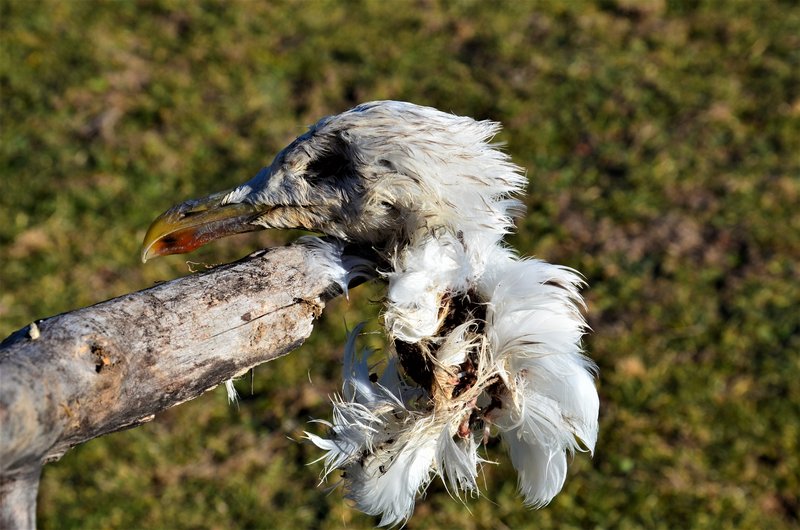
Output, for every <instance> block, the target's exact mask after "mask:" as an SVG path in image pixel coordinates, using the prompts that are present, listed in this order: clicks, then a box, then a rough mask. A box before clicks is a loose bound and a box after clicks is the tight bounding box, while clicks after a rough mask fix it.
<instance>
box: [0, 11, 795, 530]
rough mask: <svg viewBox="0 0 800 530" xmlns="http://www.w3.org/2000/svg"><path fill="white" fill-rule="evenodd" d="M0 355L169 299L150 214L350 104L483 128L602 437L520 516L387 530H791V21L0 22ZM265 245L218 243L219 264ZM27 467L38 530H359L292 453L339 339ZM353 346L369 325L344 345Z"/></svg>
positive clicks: (688, 15)
mask: <svg viewBox="0 0 800 530" xmlns="http://www.w3.org/2000/svg"><path fill="white" fill-rule="evenodd" d="M0 6H1V7H2V11H1V12H0V39H1V40H0V51H1V52H2V54H0V90H2V94H0V96H1V98H2V127H0V161H1V163H0V172H1V174H2V193H0V205H1V206H2V208H0V256H1V257H0V283H1V284H2V287H1V288H0V336H5V335H6V334H8V333H10V332H11V331H13V330H14V329H16V328H19V327H21V326H23V325H25V324H27V323H28V322H30V321H31V320H33V319H35V318H41V317H44V316H48V315H52V314H55V313H59V312H62V311H67V310H70V309H74V308H77V307H79V306H84V305H88V304H91V303H94V302H98V301H101V300H104V299H106V298H109V297H112V296H116V295H120V294H123V293H127V292H130V291H133V290H136V289H141V288H144V287H147V286H149V285H151V284H152V283H153V282H154V281H158V280H166V279H170V278H174V277H176V276H179V275H182V274H187V273H188V267H187V264H186V260H187V258H186V257H169V258H163V259H159V260H156V261H153V262H151V263H147V264H146V265H142V264H141V263H139V261H138V245H139V242H140V241H141V239H142V236H143V234H144V230H145V229H146V228H147V226H148V224H149V222H150V221H151V220H152V219H153V218H154V216H156V215H157V214H158V213H160V212H161V211H163V210H164V209H165V208H167V207H168V206H170V205H172V204H173V203H176V202H178V201H181V200H183V199H186V198H189V197H194V196H199V195H204V194H206V193H208V192H212V191H217V190H220V189H223V188H226V187H228V186H231V185H233V184H236V183H239V182H242V181H244V180H245V179H247V178H248V177H249V176H250V175H252V174H254V172H255V171H257V170H258V169H259V168H260V167H261V165H264V164H266V163H268V162H269V161H270V159H271V157H272V155H273V154H274V153H276V152H277V151H278V150H279V149H280V148H281V147H282V146H283V145H285V144H286V143H287V142H288V141H289V140H291V139H292V138H294V137H295V136H296V135H298V134H300V133H301V132H302V131H303V130H304V126H306V125H308V124H311V123H313V122H314V121H316V120H317V119H318V118H319V117H321V116H323V115H326V114H331V113H335V112H339V111H342V110H344V109H346V108H349V107H350V106H352V105H353V104H355V103H357V102H361V101H365V100H372V99H383V98H391V99H405V100H410V101H414V102H416V103H421V104H427V105H432V106H435V107H438V108H441V109H444V110H448V111H453V112H455V113H458V114H465V115H470V116H474V117H477V118H491V119H495V120H499V121H502V122H503V123H504V124H505V130H504V132H503V134H502V135H501V138H500V139H501V140H503V141H505V142H507V149H508V151H509V152H510V153H511V155H512V156H513V158H514V160H515V161H516V162H517V163H518V164H520V165H522V166H525V167H527V168H528V169H529V176H530V179H531V186H530V189H529V195H528V198H527V203H528V207H529V210H528V216H527V217H526V218H525V219H524V220H522V221H521V222H520V223H519V234H518V235H516V236H515V237H514V238H513V243H514V244H515V245H516V246H517V248H519V250H520V251H521V252H522V253H523V254H526V255H535V256H537V257H540V258H544V259H547V260H551V261H554V262H558V263H563V264H566V265H570V266H572V267H575V268H577V269H578V270H580V271H582V272H583V273H584V274H585V275H586V278H587V280H588V283H589V285H590V288H589V289H588V290H587V291H586V293H585V294H586V297H587V300H588V318H589V322H590V324H591V326H592V328H593V329H594V332H593V333H592V334H591V335H590V336H589V337H588V338H587V341H586V347H587V349H588V351H589V352H590V354H591V355H592V357H593V358H594V359H595V360H596V361H597V363H598V364H599V366H600V374H601V377H600V382H599V388H600V394H601V399H602V410H601V434H600V440H599V442H598V447H597V454H596V456H595V457H594V459H590V458H589V457H588V456H586V455H577V456H576V457H575V459H574V462H573V464H572V467H571V470H570V476H569V478H568V480H567V483H566V486H565V488H564V491H563V492H562V493H561V495H559V496H558V497H557V498H556V499H555V501H554V502H553V503H552V504H551V505H550V506H548V507H546V508H544V509H541V510H538V511H529V510H527V509H525V508H523V506H522V503H521V501H520V499H519V497H518V496H517V494H516V493H515V480H516V479H515V476H514V473H513V472H512V470H511V468H510V466H509V464H508V462H507V460H506V459H505V457H504V455H503V453H502V450H501V448H500V447H494V446H493V447H490V448H489V456H490V457H491V458H493V459H495V460H497V461H498V462H499V463H498V464H497V465H486V466H484V477H485V479H484V481H483V489H484V497H482V498H479V499H469V500H467V502H466V506H465V505H464V504H462V503H460V502H459V501H457V500H453V499H451V498H450V497H449V496H448V493H447V492H446V491H445V489H444V488H443V487H442V486H441V484H439V483H436V482H435V483H434V485H433V486H432V487H431V489H430V491H429V492H428V495H427V496H426V497H425V498H424V499H423V500H421V501H420V502H419V503H418V505H417V509H416V513H415V515H414V517H413V518H412V520H411V521H410V522H409V524H408V525H407V527H408V528H465V529H473V528H474V529H477V528H485V529H496V528H514V529H517V528H538V529H545V528H559V529H567V528H709V529H712V528H713V529H717V528H776V529H777V528H792V527H796V525H797V524H798V517H799V516H800V500H799V499H798V492H800V478H798V477H800V307H798V306H800V273H799V272H798V270H800V269H798V267H799V265H798V264H799V263H800V154H798V153H800V7H798V5H797V3H796V2H793V1H783V2H781V1H766V0H765V1H762V2H749V1H716V2H714V1H709V2H692V1H688V0H687V1H679V0H646V1H634V0H598V1H595V2H577V1H576V2H558V1H543V2H526V1H515V2H510V1H509V2H504V3H494V2H478V1H462V2H436V1H419V2H403V1H397V2H378V1H364V2H355V1H352V2H335V1H329V2H323V1H307V2H300V1H297V2H255V1H250V2H244V1H238V2H237V1H234V2H221V1H220V2H201V1H187V2H183V1H168V0H164V1H144V0H142V1H126V2H110V1H89V0H84V1H78V0H74V1H67V2H64V1H62V2H58V1H30V0H2V2H0ZM291 237H293V235H292V234H282V233H274V232H270V233H260V234H256V235H248V236H243V237H238V238H234V239H231V240H226V241H220V242H218V243H215V244H213V245H211V246H208V247H206V248H204V249H202V250H200V251H198V252H197V253H195V254H194V255H192V256H189V257H188V259H190V260H192V261H195V262H200V263H206V264H213V263H220V262H225V261H229V260H232V259H234V258H237V257H240V256H242V255H244V254H246V253H248V252H250V251H252V250H253V249H256V248H259V247H261V246H266V245H275V244H281V243H283V242H285V241H287V240H288V239H290V238H291ZM379 296H380V291H379V288H378V287H376V286H372V287H370V286H365V287H361V288H358V289H356V290H355V291H354V292H353V295H352V297H351V300H350V302H349V303H347V302H345V301H338V302H336V303H334V304H332V305H331V307H329V308H328V310H327V311H326V314H325V316H324V317H323V319H322V321H321V323H320V325H319V326H318V328H317V329H316V330H315V333H314V335H313V336H312V338H311V340H310V341H309V342H308V343H307V344H306V345H305V346H303V347H302V348H301V349H300V350H299V351H297V352H295V353H294V354H293V355H291V356H290V357H288V358H284V359H280V360H278V361H275V362H273V363H269V364H267V365H264V366H261V367H259V368H257V369H256V370H255V373H254V375H253V377H252V380H251V379H249V378H245V379H243V380H241V381H239V382H238V383H237V386H238V388H239V390H240V392H241V394H242V396H243V399H242V402H241V403H240V404H239V406H238V407H229V406H228V405H227V404H226V402H225V396H224V391H223V390H221V389H218V390H216V391H213V392H210V393H208V394H207V395H205V396H204V397H202V398H200V399H197V400H195V401H193V402H191V403H188V404H185V405H182V406H180V407H177V408H175V409H172V410H169V411H167V412H165V413H163V414H161V415H160V416H159V417H158V418H157V419H156V420H155V421H154V422H152V423H151V424H148V425H146V426H143V427H140V428H137V429H134V430H130V431H127V432H122V433H117V434H113V435H110V436H106V437H103V438H101V439H97V440H94V441H92V442H90V443H87V444H85V445H84V446H81V447H79V448H77V449H75V450H73V451H71V452H70V453H68V454H67V455H66V456H65V457H64V458H63V459H62V460H61V461H60V462H58V463H55V464H51V465H48V466H47V467H46V469H45V472H44V477H43V482H42V488H41V494H40V498H39V518H40V527H41V528H44V529H48V528H75V529H77V528H80V529H92V528H97V529H114V528H118V529H129V528H170V529H183V528H186V529H189V528H220V529H222V528H226V529H227V528H291V529H298V528H341V527H347V528H370V527H371V526H372V525H373V524H375V522H376V520H375V519H373V518H371V517H366V516H364V515H361V514H359V513H358V512H356V511H354V510H352V509H350V508H349V507H348V506H347V504H346V502H345V501H344V500H343V499H342V494H341V492H340V491H339V490H335V491H333V492H332V493H330V492H328V491H326V489H325V488H324V487H319V486H318V485H317V482H318V476H319V472H320V469H321V466H320V465H319V464H315V465H308V463H309V462H311V461H312V460H314V459H315V458H317V457H318V456H319V454H320V453H319V452H318V451H317V450H316V449H314V448H313V447H311V446H309V444H308V443H304V442H302V441H301V440H300V437H301V435H302V431H303V430H304V429H317V428H318V427H317V426H314V425H309V424H308V423H307V421H308V420H309V419H310V418H312V417H322V418H325V417H327V416H328V415H329V413H330V410H329V405H328V396H329V395H330V394H332V393H333V392H335V391H336V390H337V388H338V386H339V385H340V375H339V363H340V358H341V353H340V352H341V347H342V343H343V341H344V329H345V323H347V324H349V325H351V326H352V325H353V324H355V323H356V322H358V321H360V320H362V319H365V318H374V317H375V315H376V314H377V308H376V306H375V305H374V304H371V303H370V301H371V300H375V299H377V298H378V297H379ZM372 326H373V329H377V324H376V323H374V321H373V324H372Z"/></svg>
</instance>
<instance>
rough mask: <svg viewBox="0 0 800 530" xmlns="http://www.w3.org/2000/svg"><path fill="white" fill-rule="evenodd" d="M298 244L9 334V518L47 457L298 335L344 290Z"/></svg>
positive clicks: (173, 400)
mask: <svg viewBox="0 0 800 530" xmlns="http://www.w3.org/2000/svg"><path fill="white" fill-rule="evenodd" d="M315 259H317V258H315V257H314V256H313V255H312V253H311V251H310V249H309V248H308V247H305V246H302V245H297V246H291V247H283V248H276V249H271V250H269V251H263V252H261V253H256V254H254V255H253V256H250V257H248V258H246V259H244V260H242V261H239V262H236V263H233V264H230V265H223V266H220V267H216V268H214V269H211V270H209V271H207V272H203V273H199V274H193V275H191V276H187V277H185V278H180V279H177V280H173V281H170V282H167V283H163V284H160V285H157V286H155V287H152V288H150V289H145V290H143V291H139V292H136V293H132V294H128V295H125V296H121V297H119V298H114V299H112V300H109V301H107V302H103V303H100V304H97V305H94V306H91V307H87V308H84V309H79V310H77V311H71V312H69V313H64V314H61V315H58V316H55V317H52V318H47V319H44V320H39V321H36V322H35V323H33V324H31V325H30V326H28V327H26V328H23V329H21V330H19V331H17V332H16V333H14V334H12V335H11V336H9V337H8V338H7V339H6V340H5V341H3V342H2V343H1V344H0V493H2V499H0V527H2V528H28V527H31V525H32V524H35V523H34V521H35V500H36V489H37V487H38V480H39V474H40V471H41V466H42V465H43V464H44V463H46V462H49V461H52V460H57V459H58V458H60V457H61V456H62V455H63V454H64V453H65V452H66V451H67V450H68V449H70V448H71V447H73V446H75V445H78V444H80V443H82V442H85V441H87V440H90V439H92V438H95V437H97V436H100V435H103V434H106V433H109V432H113V431H118V430H120V429H124V428H126V427H131V426H135V425H139V424H141V423H144V422H146V421H149V420H151V419H152V418H153V415H154V414H155V413H156V412H159V411H162V410H164V409H166V408H169V407H172V406H174V405H177V404H179V403H182V402H184V401H187V400H190V399H192V398H195V397H197V396H199V395H200V394H202V393H203V392H205V391H206V390H209V389H211V388H213V387H215V386H217V385H218V384H219V383H221V382H223V381H225V380H228V379H230V378H232V377H235V376H238V375H241V374H243V373H244V372H246V371H247V370H249V369H250V368H252V367H253V366H256V365H258V364H260V363H263V362H265V361H269V360H272V359H274V358H276V357H280V356H282V355H285V354H287V353H289V352H290V351H292V350H293V349H295V348H297V347H298V346H300V344H302V343H303V341H304V340H305V339H306V338H307V337H308V336H309V334H310V333H311V329H312V323H313V321H314V318H316V317H318V316H319V314H320V312H321V311H322V309H323V307H324V306H325V302H326V301H327V300H329V299H330V298H331V297H333V296H335V295H336V294H338V293H339V292H340V290H339V288H338V287H337V286H335V285H334V284H332V282H331V281H329V280H328V279H327V278H324V277H322V276H321V275H319V274H318V273H314V272H312V269H313V267H312V265H313V260H315Z"/></svg>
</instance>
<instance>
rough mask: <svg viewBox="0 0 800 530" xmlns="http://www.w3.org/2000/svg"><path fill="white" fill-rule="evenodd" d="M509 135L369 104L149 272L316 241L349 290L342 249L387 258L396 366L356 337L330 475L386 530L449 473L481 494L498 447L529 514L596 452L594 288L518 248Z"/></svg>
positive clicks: (521, 181)
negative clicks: (222, 253) (585, 290)
mask: <svg viewBox="0 0 800 530" xmlns="http://www.w3.org/2000/svg"><path fill="white" fill-rule="evenodd" d="M498 130H499V124H497V123H494V122H489V121H475V120H473V119H471V118H467V117H459V116H454V115H452V114H447V113H444V112H441V111H438V110H436V109H432V108H428V107H420V106H417V105H414V104H411V103H403V102H396V101H377V102H372V103H365V104H363V105H359V106H357V107H355V108H353V109H351V110H349V111H346V112H344V113H342V114H339V115H336V116H332V117H327V118H324V119H322V120H320V121H319V122H318V123H317V124H315V125H313V126H312V127H311V128H310V129H309V131H308V132H307V133H306V134H304V135H302V136H300V137H299V138H297V139H296V140H295V141H294V142H292V144H290V145H289V146H288V147H287V148H286V149H284V150H283V151H282V152H281V153H279V154H278V155H277V156H276V157H275V160H274V161H273V162H272V164H271V165H270V166H268V167H266V168H264V169H262V170H261V171H260V172H259V173H258V174H257V175H256V176H255V177H253V178H252V179H251V180H249V181H248V182H247V183H245V184H243V185H241V186H239V187H237V188H234V189H233V190H230V191H228V192H223V193H218V194H214V195H212V196H209V197H208V198H205V199H200V200H194V201H187V202H186V203H183V204H181V205H178V206H177V207H175V208H173V209H172V210H169V211H168V212H165V214H163V215H162V216H161V217H160V218H159V219H157V220H156V221H155V222H154V223H153V225H152V226H151V229H150V231H149V232H148V235H147V236H146V238H145V244H144V251H143V259H146V258H147V257H149V256H151V255H161V254H168V253H173V252H183V251H186V250H187V249H191V248H194V247H195V246H197V245H199V244H203V243H205V242H206V241H208V240H210V239H213V238H214V237H218V236H219V235H227V234H229V233H235V232H239V231H247V230H254V229H258V228H303V229H307V230H312V231H317V232H322V233H324V234H327V235H329V236H333V237H334V238H337V239H336V240H333V241H323V240H318V241H317V242H316V243H315V245H316V246H317V248H318V250H319V251H320V252H321V254H323V255H324V256H326V258H325V260H326V263H328V264H329V265H330V266H329V267H328V269H327V270H328V273H329V274H330V275H331V277H333V278H335V279H337V281H339V282H340V283H341V284H342V286H343V288H344V289H345V290H346V287H347V277H348V275H349V274H352V273H354V271H357V269H356V268H354V267H353V266H352V264H349V265H348V264H347V263H342V262H341V255H342V247H343V243H342V242H348V243H351V244H356V245H368V246H371V247H372V248H374V249H375V250H376V251H377V253H378V255H379V256H380V259H381V261H382V265H383V269H384V270H383V272H381V276H382V277H383V278H384V279H385V280H386V282H387V294H386V301H385V308H384V313H383V321H384V327H385V330H386V335H387V350H388V352H389V361H388V362H387V365H386V367H385V368H384V370H383V373H382V374H381V375H380V376H379V377H378V376H377V375H376V374H372V373H371V372H370V369H369V366H368V364H367V357H368V355H369V352H363V351H361V352H360V351H359V349H358V347H357V346H356V338H357V335H358V332H359V330H360V329H361V328H360V327H356V329H355V330H353V332H351V334H350V336H349V337H348V341H347V345H346V348H345V362H344V384H343V388H342V393H341V395H338V396H336V397H335V398H334V399H333V407H334V410H333V418H332V421H330V422H328V421H324V422H323V423H325V424H326V425H328V427H329V435H328V436H327V437H321V436H318V435H315V434H310V433H307V436H308V438H309V439H310V440H311V441H312V442H313V443H314V444H316V445H317V446H319V447H320V448H322V449H324V450H325V451H326V454H325V455H324V456H323V459H324V460H325V474H326V475H327V474H329V473H331V472H333V471H334V470H337V469H339V470H342V471H343V483H344V486H345V488H346V491H347V495H348V497H349V498H351V499H352V500H353V501H354V502H355V504H356V506H357V507H358V508H359V509H361V510H363V511H364V512H366V513H369V514H373V515H381V516H382V518H381V524H382V525H385V524H396V523H400V522H403V521H405V520H407V519H408V517H410V515H411V513H412V512H413V507H414V503H415V499H416V496H417V494H418V493H420V492H422V491H424V490H425V488H426V487H427V485H428V483H429V482H430V480H431V479H432V478H433V477H434V476H435V475H437V474H438V475H441V476H442V478H443V479H444V480H445V483H446V484H447V485H448V487H449V489H450V490H451V491H452V492H453V493H454V494H456V495H460V492H462V491H463V492H470V493H476V492H477V491H478V487H477V473H478V470H479V467H480V466H481V464H482V463H483V462H485V460H483V459H482V458H481V457H480V456H479V454H478V448H479V445H480V443H481V441H482V440H483V439H484V438H485V436H486V433H487V432H490V431H495V432H498V433H499V434H500V436H501V437H502V439H503V440H504V442H505V444H506V445H507V447H508V451H509V454H510V457H511V461H512V464H513V465H514V467H515V468H516V469H517V471H518V474H519V486H520V491H521V493H522V494H523V496H524V498H525V502H526V503H527V504H529V505H531V506H537V507H538V506H542V505H545V504H547V503H548V502H549V501H550V500H551V499H552V498H553V497H554V496H555V495H556V494H557V493H558V492H559V491H560V490H561V488H562V486H563V483H564V480H565V478H566V468H567V454H568V453H571V452H574V451H575V450H588V451H593V450H594V445H595V441H596V438H597V415H598V408H599V401H598V397H597V391H596V389H595V387H594V378H593V375H594V370H595V368H594V365H593V364H592V362H591V361H590V360H589V359H588V358H587V357H585V356H584V355H583V353H582V349H581V337H582V335H583V333H584V332H585V329H586V325H585V322H584V319H583V317H582V315H581V312H580V308H581V306H582V299H581V297H580V294H579V288H580V287H581V286H582V281H581V279H580V277H579V276H578V275H577V274H576V273H575V272H574V271H572V270H571V269H568V268H565V267H560V266H557V265H552V264H549V263H546V262H543V261H539V260H534V259H520V258H518V257H517V256H516V255H515V254H514V252H513V251H512V250H510V249H509V248H508V247H506V246H505V245H504V243H503V241H502V240H503V236H504V235H506V234H507V233H508V232H509V231H510V230H511V229H512V228H513V218H514V217H515V216H517V215H519V213H521V212H522V211H523V207H522V203H521V202H520V201H519V200H518V199H517V196H518V195H519V194H520V193H522V191H523V189H524V187H525V185H526V178H525V176H524V173H523V171H522V169H521V168H519V167H518V166H516V165H514V164H513V163H512V162H511V161H510V160H509V158H508V156H507V155H506V154H504V153H503V152H502V151H500V150H499V149H497V146H495V145H492V144H491V143H490V141H491V138H492V137H493V136H494V135H495V134H496V133H497V132H498Z"/></svg>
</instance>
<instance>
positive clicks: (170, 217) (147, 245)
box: [142, 191, 268, 263]
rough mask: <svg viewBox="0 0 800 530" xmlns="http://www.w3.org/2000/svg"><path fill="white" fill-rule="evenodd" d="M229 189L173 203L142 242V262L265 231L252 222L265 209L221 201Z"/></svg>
mask: <svg viewBox="0 0 800 530" xmlns="http://www.w3.org/2000/svg"><path fill="white" fill-rule="evenodd" d="M227 195H228V192H227V191H225V192H221V193H214V194H213V195H209V196H208V197H204V198H202V199H193V200H190V201H186V202H183V203H181V204H178V205H176V206H173V207H172V208H170V209H169V210H167V211H166V212H164V213H162V214H161V215H159V216H158V218H156V220H155V221H153V223H152V224H151V225H150V228H148V229H147V234H145V236H144V241H143V242H142V263H144V262H146V261H147V260H148V259H150V258H154V257H157V256H166V255H168V254H183V253H186V252H191V251H192V250H195V249H196V248H199V247H201V246H203V245H205V244H206V243H208V242H209V241H213V240H215V239H219V238H221V237H225V236H229V235H232V234H239V233H242V232H252V231H254V230H262V229H263V227H262V226H259V225H256V224H252V223H251V221H254V220H255V219H257V218H258V217H259V215H260V213H262V212H263V211H264V210H265V209H268V208H264V207H258V206H255V205H252V204H222V199H223V198H224V197H225V196H227Z"/></svg>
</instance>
